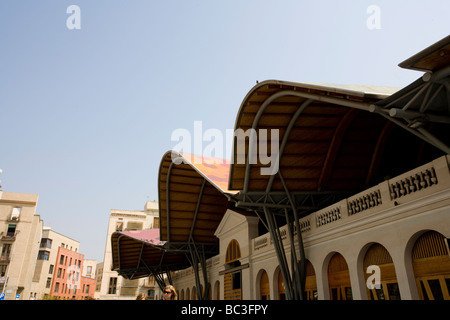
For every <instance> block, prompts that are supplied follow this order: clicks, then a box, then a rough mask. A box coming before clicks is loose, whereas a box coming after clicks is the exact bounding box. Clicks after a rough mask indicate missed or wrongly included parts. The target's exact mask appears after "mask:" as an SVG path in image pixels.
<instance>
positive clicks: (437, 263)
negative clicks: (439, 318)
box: [412, 231, 450, 300]
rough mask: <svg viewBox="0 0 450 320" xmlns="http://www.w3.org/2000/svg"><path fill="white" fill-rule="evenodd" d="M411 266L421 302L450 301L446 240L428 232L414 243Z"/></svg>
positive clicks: (449, 274) (448, 259) (448, 260)
mask: <svg viewBox="0 0 450 320" xmlns="http://www.w3.org/2000/svg"><path fill="white" fill-rule="evenodd" d="M412 264H413V269H414V275H415V278H416V284H417V290H418V292H419V298H420V299H421V300H450V292H449V290H450V257H449V252H448V239H446V238H445V237H444V236H443V235H442V234H440V233H439V232H436V231H428V232H425V233H424V234H423V235H421V236H420V237H419V238H418V239H417V240H416V242H415V244H414V247H413V250H412Z"/></svg>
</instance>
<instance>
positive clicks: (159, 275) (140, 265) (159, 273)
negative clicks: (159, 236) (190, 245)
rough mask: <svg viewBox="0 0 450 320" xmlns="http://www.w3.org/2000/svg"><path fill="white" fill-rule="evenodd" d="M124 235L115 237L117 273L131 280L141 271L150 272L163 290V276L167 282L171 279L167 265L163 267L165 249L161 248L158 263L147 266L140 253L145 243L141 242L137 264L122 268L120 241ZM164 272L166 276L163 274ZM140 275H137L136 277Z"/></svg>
mask: <svg viewBox="0 0 450 320" xmlns="http://www.w3.org/2000/svg"><path fill="white" fill-rule="evenodd" d="M123 237H124V235H120V236H119V237H118V238H117V254H118V262H119V268H118V269H117V270H118V272H119V274H120V275H121V276H123V277H124V278H127V279H130V280H133V279H135V275H136V274H139V275H140V274H142V273H148V274H151V275H152V276H153V277H154V278H155V280H156V283H157V284H158V286H159V288H160V289H161V291H162V290H164V287H165V286H166V282H165V278H167V280H168V281H169V284H172V279H171V276H170V271H169V268H168V266H166V268H164V267H163V261H164V254H165V251H164V250H161V252H162V255H161V258H160V263H159V264H158V265H156V266H152V267H150V266H148V265H147V264H146V263H145V261H144V259H143V258H142V254H143V252H144V246H145V245H146V244H145V243H142V244H141V250H140V253H139V257H138V261H137V266H136V267H133V268H132V269H131V270H124V269H122V268H121V267H120V241H121V240H122V238H123ZM164 274H165V275H166V276H164ZM139 277H141V276H138V278H139Z"/></svg>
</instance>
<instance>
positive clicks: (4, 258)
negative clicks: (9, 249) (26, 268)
mask: <svg viewBox="0 0 450 320" xmlns="http://www.w3.org/2000/svg"><path fill="white" fill-rule="evenodd" d="M9 261H11V256H10V255H9V254H5V255H1V256H0V262H9Z"/></svg>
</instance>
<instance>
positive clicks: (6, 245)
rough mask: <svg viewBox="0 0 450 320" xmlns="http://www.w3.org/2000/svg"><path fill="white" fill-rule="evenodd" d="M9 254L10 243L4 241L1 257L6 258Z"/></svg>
mask: <svg viewBox="0 0 450 320" xmlns="http://www.w3.org/2000/svg"><path fill="white" fill-rule="evenodd" d="M10 254H11V244H10V243H4V244H3V247H2V258H3V259H7V258H9V255H10Z"/></svg>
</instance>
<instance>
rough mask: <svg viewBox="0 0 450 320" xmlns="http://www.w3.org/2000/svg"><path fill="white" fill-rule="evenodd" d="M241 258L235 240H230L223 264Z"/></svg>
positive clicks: (239, 249)
mask: <svg viewBox="0 0 450 320" xmlns="http://www.w3.org/2000/svg"><path fill="white" fill-rule="evenodd" d="M240 258H241V248H240V246H239V243H238V242H237V241H236V240H234V239H233V240H231V241H230V243H229V244H228V248H227V252H226V257H225V263H227V264H228V263H231V262H234V261H237V260H239V259H240Z"/></svg>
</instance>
